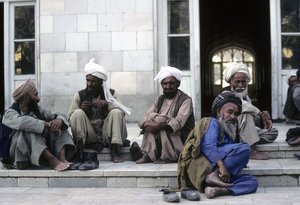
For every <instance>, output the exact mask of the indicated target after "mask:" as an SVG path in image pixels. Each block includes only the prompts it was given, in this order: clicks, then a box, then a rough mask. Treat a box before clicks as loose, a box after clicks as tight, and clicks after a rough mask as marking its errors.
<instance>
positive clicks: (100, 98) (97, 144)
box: [68, 58, 130, 169]
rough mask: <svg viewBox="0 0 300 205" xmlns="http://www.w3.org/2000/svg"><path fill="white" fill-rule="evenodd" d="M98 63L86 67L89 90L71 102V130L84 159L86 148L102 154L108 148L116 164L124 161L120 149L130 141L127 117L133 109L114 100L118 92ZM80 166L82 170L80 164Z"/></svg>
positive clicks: (78, 94)
mask: <svg viewBox="0 0 300 205" xmlns="http://www.w3.org/2000/svg"><path fill="white" fill-rule="evenodd" d="M94 61H95V59H94V58H92V59H91V60H90V61H89V63H87V64H86V65H85V67H84V72H85V78H86V88H85V89H84V90H81V91H79V92H77V93H76V94H75V96H74V98H73V101H72V103H71V106H70V109H69V113H68V116H69V121H70V125H71V130H72V133H73V136H74V139H75V141H76V145H77V147H78V148H77V149H78V153H79V156H80V155H81V158H82V153H84V154H85V153H86V152H83V151H84V149H85V148H94V149H96V150H97V151H101V148H102V146H104V147H110V148H111V157H112V161H113V162H116V163H118V162H123V160H122V159H121V156H120V148H121V147H122V146H123V145H124V143H125V142H126V138H127V129H126V124H125V119H124V117H125V114H130V110H129V108H127V107H125V106H124V105H122V104H121V103H120V102H118V101H117V100H116V99H115V98H114V96H113V94H114V91H113V90H111V89H109V88H108V87H107V84H106V81H107V73H106V71H105V69H104V67H103V66H101V65H98V64H96V63H95V62H94ZM88 153H89V152H88ZM83 157H84V156H83ZM77 165H79V169H81V168H80V166H81V165H80V162H79V163H77ZM87 167H89V165H87ZM76 168H77V166H75V168H74V169H76ZM82 169H85V167H82Z"/></svg>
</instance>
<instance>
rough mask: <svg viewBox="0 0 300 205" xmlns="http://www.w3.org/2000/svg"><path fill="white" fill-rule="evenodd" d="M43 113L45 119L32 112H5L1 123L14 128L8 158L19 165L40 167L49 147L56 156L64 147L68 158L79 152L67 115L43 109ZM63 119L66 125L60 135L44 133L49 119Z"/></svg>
mask: <svg viewBox="0 0 300 205" xmlns="http://www.w3.org/2000/svg"><path fill="white" fill-rule="evenodd" d="M40 113H41V115H42V117H43V118H44V119H45V120H41V119H38V118H37V116H36V115H34V113H33V112H30V113H28V114H25V113H23V112H22V111H21V114H19V113H18V112H17V111H16V110H14V109H12V108H9V109H7V111H6V112H5V114H4V115H3V120H2V123H3V124H4V125H6V126H8V127H10V128H12V129H13V130H14V131H13V132H12V134H11V135H12V142H11V146H10V150H9V161H10V162H11V163H14V164H15V165H16V166H17V167H18V165H20V164H22V163H23V164H32V165H36V166H40V165H41V164H40V163H41V156H42V152H43V151H44V150H45V149H48V150H49V151H50V152H51V153H52V154H53V155H55V156H56V157H58V154H59V152H60V151H61V149H62V148H63V147H65V149H66V159H67V160H70V159H71V158H72V157H73V155H74V154H75V152H76V147H75V145H74V142H73V139H72V135H71V134H70V133H69V132H68V130H67V128H68V126H69V123H68V121H67V118H66V116H65V115H64V114H61V113H51V112H50V111H48V110H44V109H41V108H40ZM54 119H62V120H63V122H64V125H63V127H62V133H61V135H60V136H58V135H55V134H54V133H51V132H50V133H49V134H48V135H47V137H48V140H46V136H45V135H44V133H43V132H44V127H45V123H46V121H51V120H54ZM46 141H47V142H48V143H46Z"/></svg>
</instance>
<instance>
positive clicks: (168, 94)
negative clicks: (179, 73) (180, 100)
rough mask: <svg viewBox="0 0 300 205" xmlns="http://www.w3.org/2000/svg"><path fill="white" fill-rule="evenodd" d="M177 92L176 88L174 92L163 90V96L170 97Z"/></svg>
mask: <svg viewBox="0 0 300 205" xmlns="http://www.w3.org/2000/svg"><path fill="white" fill-rule="evenodd" d="M177 92H178V91H177V90H176V91H175V92H164V96H165V97H166V98H167V99H172V98H174V97H175V96H176V94H177Z"/></svg>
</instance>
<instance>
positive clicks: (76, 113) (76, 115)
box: [70, 109, 86, 122]
mask: <svg viewBox="0 0 300 205" xmlns="http://www.w3.org/2000/svg"><path fill="white" fill-rule="evenodd" d="M83 116H86V114H85V112H84V111H83V110H82V109H76V110H75V111H74V112H73V113H72V115H71V117H70V121H71V122H72V121H74V120H76V119H78V118H82V117H83Z"/></svg>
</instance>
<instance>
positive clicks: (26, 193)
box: [0, 187, 300, 205]
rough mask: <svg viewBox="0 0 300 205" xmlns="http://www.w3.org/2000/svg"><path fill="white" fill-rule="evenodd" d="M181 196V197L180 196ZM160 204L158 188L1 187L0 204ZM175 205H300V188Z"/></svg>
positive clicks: (161, 200)
mask: <svg viewBox="0 0 300 205" xmlns="http://www.w3.org/2000/svg"><path fill="white" fill-rule="evenodd" d="M179 196H180V194H179ZM40 204H43V205H110V204H111V205H127V204H128V205H150V204H155V205H160V204H170V203H167V202H165V201H163V199H162V193H161V192H159V188H31V187H3V188H0V205H40ZM178 204H186V205H192V204H206V205H300V188H299V187H270V188H262V187H260V188H259V189H258V190H257V192H256V193H254V194H248V195H242V196H221V197H217V198H214V199H207V198H206V197H205V195H204V194H202V193H201V200H200V201H197V202H191V201H187V200H186V199H181V200H180V203H178Z"/></svg>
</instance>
